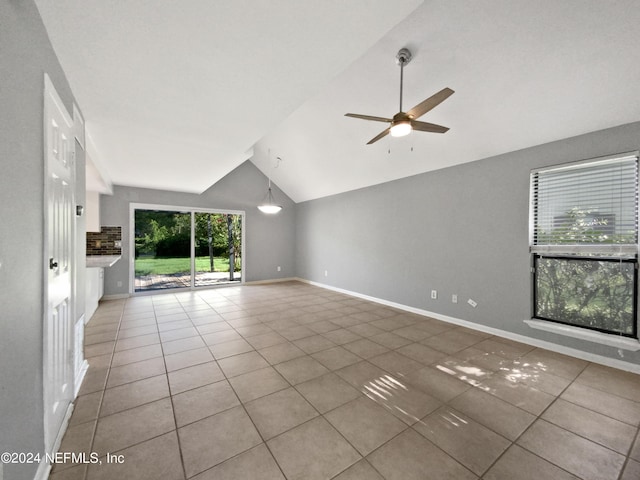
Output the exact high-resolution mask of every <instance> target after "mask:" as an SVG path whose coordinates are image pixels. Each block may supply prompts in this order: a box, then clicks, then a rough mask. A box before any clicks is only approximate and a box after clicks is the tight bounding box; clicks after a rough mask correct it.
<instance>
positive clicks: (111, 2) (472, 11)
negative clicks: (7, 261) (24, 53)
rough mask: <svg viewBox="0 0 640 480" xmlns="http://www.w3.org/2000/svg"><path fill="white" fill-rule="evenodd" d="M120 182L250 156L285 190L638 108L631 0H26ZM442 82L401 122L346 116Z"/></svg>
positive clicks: (392, 104)
mask: <svg viewBox="0 0 640 480" xmlns="http://www.w3.org/2000/svg"><path fill="white" fill-rule="evenodd" d="M36 4H37V5H38V8H39V10H40V13H41V15H42V18H43V21H44V24H45V26H46V28H47V31H48V32H49V36H50V38H51V41H52V44H53V46H54V49H55V51H56V53H57V55H58V58H59V60H60V63H61V64H62V67H63V69H64V70H65V73H66V74H67V78H68V79H69V82H70V84H71V87H72V89H73V91H74V93H75V95H76V99H77V101H78V103H79V107H80V109H81V110H82V112H83V114H84V117H85V120H86V125H87V131H88V134H89V135H90V137H91V140H92V152H91V154H92V157H94V158H93V159H94V161H95V163H97V164H98V165H99V166H100V167H101V169H102V171H103V172H104V173H105V175H106V176H108V177H109V178H110V180H111V181H113V183H115V184H119V185H131V186H140V187H148V188H159V189H165V190H176V191H189V192H202V191H204V190H205V189H206V188H208V187H209V186H210V185H212V184H214V183H215V182H217V181H218V180H219V179H221V178H222V177H223V176H225V175H226V174H227V173H229V172H230V171H231V170H233V169H234V168H235V167H237V166H238V165H239V164H240V163H242V162H244V161H245V160H247V159H251V160H252V162H253V163H254V164H256V166H258V168H260V169H261V170H262V171H263V172H264V173H265V175H267V176H269V177H271V178H272V179H273V181H275V182H276V183H277V184H278V186H279V187H280V188H281V189H282V190H284V191H285V193H287V194H288V195H289V196H290V197H291V198H292V199H293V200H294V201H297V202H299V201H304V200H309V199H314V198H319V197H323V196H327V195H331V194H335V193H340V192H344V191H349V190H353V189H356V188H361V187H365V186H369V185H373V184H377V183H382V182H385V181H389V180H392V179H396V178H402V177H405V176H409V175H414V174H417V173H422V172H426V171H429V170H434V169H438V168H443V167H446V166H450V165H455V164H459V163H463V162H469V161H473V160H477V159H481V158H485V157H488V156H492V155H496V154H500V153H504V152H508V151H513V150H517V149H521V148H526V147H529V146H532V145H537V144H541V143H546V142H549V141H553V140H557V139H561V138H566V137H569V136H573V135H578V134H581V133H586V132H590V131H594V130H599V129H602V128H607V127H611V126H615V125H620V124H624V123H629V122H632V121H637V120H640V40H639V38H640V37H639V36H638V35H637V32H636V30H637V28H638V27H637V26H638V25H640V8H638V4H637V1H636V0H620V1H617V2H603V1H601V0H563V1H552V0H544V1H531V0H529V1H525V0H462V1H456V2H451V1H446V0H438V1H429V0H426V1H424V2H421V1H419V0H394V1H393V2H389V1H388V0H350V1H348V2H345V1H343V0H323V1H321V2H310V1H300V0H273V1H269V2H263V1H259V0H234V1H222V0H216V1H211V0H191V1H189V2H175V1H172V0H154V1H135V2H121V1H115V0H107V1H105V0H64V1H63V2H60V1H54V0H36ZM401 47H408V48H409V49H410V50H411V51H412V53H413V56H414V58H413V60H412V61H411V63H410V64H409V65H408V66H407V67H406V68H405V72H404V74H405V75H404V76H405V83H404V107H405V110H406V109H408V108H410V107H411V106H413V105H415V104H417V103H418V102H420V101H422V100H423V99H425V98H427V97H428V96H430V95H432V94H433V93H435V92H437V91H439V90H441V89H442V88H444V87H450V88H452V89H453V90H455V92H456V93H455V94H454V95H453V96H451V97H450V98H449V99H448V100H446V101H445V102H444V103H442V104H441V105H440V106H438V107H436V108H435V109H433V110H432V111H431V112H429V113H427V114H426V115H425V116H424V117H423V118H422V119H421V120H425V121H428V122H432V123H437V124H442V125H446V126H448V127H450V128H451V130H450V131H449V132H447V133H446V134H432V133H421V132H413V133H412V134H411V135H409V136H407V137H403V138H390V137H385V138H384V139H383V140H380V141H379V142H377V143H376V144H374V145H365V144H366V142H367V141H368V140H370V139H371V138H372V137H373V136H375V135H376V134H377V133H379V132H380V131H381V130H382V129H383V128H384V124H381V123H375V122H365V121H362V120H356V119H352V118H347V117H344V114H345V113H347V112H355V113H362V114H369V115H376V116H383V117H391V116H392V115H393V114H394V113H396V112H397V111H398V99H399V98H398V89H399V74H400V69H399V68H398V67H397V66H396V64H395V55H396V53H397V51H398V50H399V49H400V48H401Z"/></svg>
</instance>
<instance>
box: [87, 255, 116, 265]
mask: <svg viewBox="0 0 640 480" xmlns="http://www.w3.org/2000/svg"><path fill="white" fill-rule="evenodd" d="M121 258H122V255H88V256H87V268H107V267H112V266H113V265H114V264H115V263H116V262H117V261H118V260H120V259H121Z"/></svg>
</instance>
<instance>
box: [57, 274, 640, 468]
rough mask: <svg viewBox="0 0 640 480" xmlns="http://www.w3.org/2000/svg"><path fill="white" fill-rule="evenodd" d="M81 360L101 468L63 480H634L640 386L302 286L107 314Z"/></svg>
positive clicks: (74, 447)
mask: <svg viewBox="0 0 640 480" xmlns="http://www.w3.org/2000/svg"><path fill="white" fill-rule="evenodd" d="M85 351H86V357H87V358H88V360H89V363H90V369H89V372H88V374H87V377H86V379H85V381H84V383H83V385H82V387H81V391H80V396H79V397H78V399H77V402H76V407H75V411H74V413H73V416H72V418H71V422H70V425H69V428H68V430H67V434H66V436H65V438H64V440H63V442H62V446H61V450H62V451H67V452H75V453H79V452H87V453H89V452H96V453H97V454H98V455H100V459H101V461H102V464H101V465H74V464H73V463H69V464H57V465H56V466H55V467H54V469H53V473H52V475H51V477H50V478H51V479H52V480H60V479H68V480H84V479H88V480H96V479H118V480H123V479H160V478H162V479H165V480H179V479H180V480H184V479H195V480H212V479H285V478H286V479H290V480H293V479H305V480H312V479H322V478H327V479H329V478H335V479H339V480H346V479H364V478H366V479H402V480H409V479H426V478H428V479H478V478H482V479H486V480H498V479H504V480H517V479H527V480H528V479H531V480H533V479H536V480H539V479H554V480H564V479H577V478H580V479H585V480H609V479H610V480H632V479H634V480H638V479H640V439H639V438H638V427H639V424H640V377H639V376H638V375H634V374H630V373H625V372H622V371H619V370H614V369H611V368H607V367H603V366H600V365H596V364H591V363H588V362H585V361H582V360H578V359H575V358H571V357H566V356H563V355H560V354H557V353H552V352H549V351H545V350H542V349H538V348H534V347H531V346H528V345H523V344H520V343H516V342H513V341H509V340H505V339H502V338H498V337H494V336H491V335H487V334H484V333H480V332H477V331H472V330H469V329H466V328H461V327H457V326H455V325H451V324H446V323H442V322H439V321H436V320H433V319H429V318H425V317H421V316H418V315H414V314H410V313H406V312H402V311H399V310H394V309H392V308H388V307H385V306H381V305H378V304H375V303H371V302H366V301H363V300H360V299H356V298H353V297H349V296H346V295H342V294H338V293H335V292H331V291H328V290H324V289H321V288H317V287H312V286H309V285H306V284H303V283H297V282H290V283H280V284H271V285H261V286H234V287H229V288H224V289H215V290H204V291H198V292H187V293H182V292H180V293H173V294H172V293H164V294H162V295H156V296H147V297H134V298H130V299H127V300H126V301H125V300H121V301H107V302H103V303H101V306H100V308H99V309H98V311H97V313H96V314H95V316H94V317H93V318H92V319H91V321H90V322H89V324H88V325H87V328H86V346H85ZM107 453H109V454H111V455H112V456H111V457H109V458H111V459H112V461H111V463H109V462H108V461H107V457H106V455H107ZM114 454H115V455H121V457H119V458H121V459H124V462H123V463H114V461H113V459H115V458H118V457H113V455H114Z"/></svg>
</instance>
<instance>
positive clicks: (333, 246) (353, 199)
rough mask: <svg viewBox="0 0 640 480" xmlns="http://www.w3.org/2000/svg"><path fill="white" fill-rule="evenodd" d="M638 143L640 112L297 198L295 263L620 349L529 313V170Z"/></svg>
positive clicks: (301, 269)
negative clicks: (433, 294)
mask: <svg viewBox="0 0 640 480" xmlns="http://www.w3.org/2000/svg"><path fill="white" fill-rule="evenodd" d="M638 149H640V122H638V123H633V124H629V125H624V126H620V127H617V128H612V129H608V130H604V131H599V132H594V133H590V134H587V135H582V136H578V137H574V138H569V139H565V140H561V141H557V142H553V143H549V144H545V145H540V146H537V147H532V148H528V149H526V150H520V151H517V152H513V153H509V154H505V155H500V156H497V157H493V158H488V159H485V160H481V161H476V162H472V163H467V164H464V165H460V166H455V167H451V168H447V169H442V170H438V171H434V172H429V173H425V174H421V175H417V176H413V177H409V178H405V179H401V180H397V181H393V182H389V183H385V184H381V185H377V186H373V187H369V188H365V189H361V190H356V191H352V192H348V193H344V194H340V195H336V196H332V197H327V198H323V199H319V200H314V201H309V202H304V203H300V204H298V205H297V208H296V241H297V243H296V245H297V251H296V267H297V274H298V276H299V277H301V278H305V279H308V280H312V281H316V282H320V283H324V284H328V285H331V286H334V287H338V288H343V289H347V290H351V291H354V292H358V293H361V294H365V295H371V296H374V297H378V298H381V299H384V300H388V301H392V302H397V303H400V304H403V305H407V306H411V307H415V308H420V309H424V310H427V311H430V312H435V313H438V314H442V315H447V316H451V317H455V318H459V319H463V320H468V321H471V322H475V323H478V324H482V325H485V326H489V327H493V328H498V329H501V330H505V331H508V332H512V333H517V334H521V335H526V336H529V337H533V338H536V339H541V340H546V341H550V342H554V343H557V344H560V345H564V346H568V347H572V348H576V349H579V350H583V351H585V352H590V353H596V354H600V355H604V356H608V357H611V358H618V359H619V355H618V353H617V351H616V350H615V349H613V348H610V347H606V346H601V345H597V344H593V343H589V342H585V341H580V340H576V339H569V338H566V337H561V336H558V335H555V334H551V333H545V332H541V331H536V330H532V329H531V328H530V327H528V326H527V325H526V324H524V323H523V320H525V319H529V318H530V316H531V275H530V272H529V269H530V255H529V251H528V247H529V243H528V218H529V173H530V170H531V169H532V168H535V167H540V166H545V165H553V164H558V163H563V162H569V161H576V160H583V159H588V158H592V157H598V156H604V155H610V154H615V153H622V152H627V151H633V150H638ZM425 161H427V160H425ZM325 270H327V271H328V276H325V275H324V272H325ZM432 289H434V290H437V291H438V299H437V300H432V299H431V298H430V291H431V290H432ZM454 293H456V294H458V297H459V303H458V304H453V303H451V295H452V294H454ZM468 298H472V299H474V300H475V301H476V302H478V306H477V308H475V309H474V308H472V307H470V306H469V305H468V304H467V303H466V300H467V299H468ZM623 360H624V361H627V362H631V363H634V364H640V352H635V353H632V352H625V354H624V359H623Z"/></svg>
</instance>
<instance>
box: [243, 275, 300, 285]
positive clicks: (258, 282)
mask: <svg viewBox="0 0 640 480" xmlns="http://www.w3.org/2000/svg"><path fill="white" fill-rule="evenodd" d="M295 281H301V280H300V279H299V278H297V277H287V278H272V279H270V280H252V281H250V282H244V284H245V285H266V284H268V283H281V282H295Z"/></svg>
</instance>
